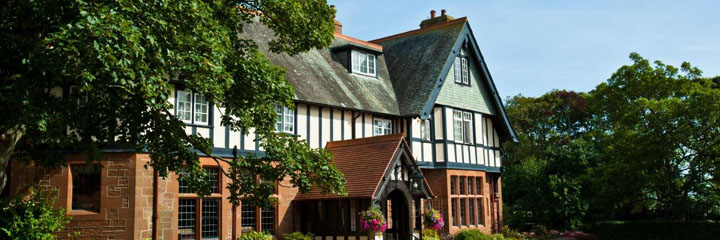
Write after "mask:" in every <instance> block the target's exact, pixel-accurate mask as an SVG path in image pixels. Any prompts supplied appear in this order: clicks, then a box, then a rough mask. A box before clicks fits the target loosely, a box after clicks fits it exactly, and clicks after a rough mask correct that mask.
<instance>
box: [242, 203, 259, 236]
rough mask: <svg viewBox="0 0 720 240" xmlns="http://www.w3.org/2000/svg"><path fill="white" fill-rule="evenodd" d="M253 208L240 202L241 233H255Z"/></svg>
mask: <svg viewBox="0 0 720 240" xmlns="http://www.w3.org/2000/svg"><path fill="white" fill-rule="evenodd" d="M255 209H256V208H255V206H253V205H250V204H247V203H245V202H242V217H241V220H240V222H241V224H242V225H241V226H242V231H243V232H249V231H256V230H257V229H255V213H256V212H255Z"/></svg>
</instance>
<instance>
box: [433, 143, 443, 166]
mask: <svg viewBox="0 0 720 240" xmlns="http://www.w3.org/2000/svg"><path fill="white" fill-rule="evenodd" d="M435 154H436V155H435V160H436V161H437V162H445V148H444V147H443V144H442V143H436V144H435Z"/></svg>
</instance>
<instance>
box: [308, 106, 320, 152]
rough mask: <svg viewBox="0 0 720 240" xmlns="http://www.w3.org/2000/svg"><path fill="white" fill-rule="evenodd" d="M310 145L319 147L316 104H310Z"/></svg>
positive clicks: (318, 119) (318, 124)
mask: <svg viewBox="0 0 720 240" xmlns="http://www.w3.org/2000/svg"><path fill="white" fill-rule="evenodd" d="M309 108H310V136H309V138H310V147H311V148H319V147H320V136H319V135H318V134H320V131H319V127H320V118H319V114H320V111H318V110H319V109H318V107H317V106H313V105H310V106H309Z"/></svg>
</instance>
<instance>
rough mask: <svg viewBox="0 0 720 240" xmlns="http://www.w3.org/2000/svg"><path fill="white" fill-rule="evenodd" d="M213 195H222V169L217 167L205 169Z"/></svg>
mask: <svg viewBox="0 0 720 240" xmlns="http://www.w3.org/2000/svg"><path fill="white" fill-rule="evenodd" d="M205 172H207V177H208V180H207V181H208V183H209V184H210V192H211V193H220V169H219V168H216V167H208V168H205Z"/></svg>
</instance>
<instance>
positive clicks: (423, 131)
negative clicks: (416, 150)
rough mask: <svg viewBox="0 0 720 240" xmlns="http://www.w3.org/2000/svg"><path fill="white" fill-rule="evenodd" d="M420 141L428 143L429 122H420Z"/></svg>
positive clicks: (422, 120)
mask: <svg viewBox="0 0 720 240" xmlns="http://www.w3.org/2000/svg"><path fill="white" fill-rule="evenodd" d="M420 139H421V140H423V141H430V120H428V119H421V120H420Z"/></svg>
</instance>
